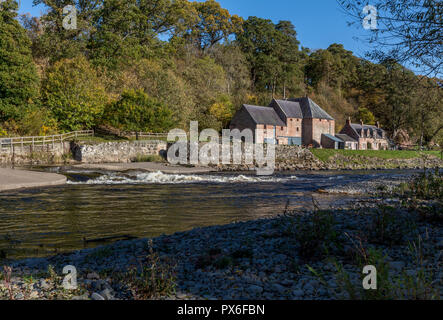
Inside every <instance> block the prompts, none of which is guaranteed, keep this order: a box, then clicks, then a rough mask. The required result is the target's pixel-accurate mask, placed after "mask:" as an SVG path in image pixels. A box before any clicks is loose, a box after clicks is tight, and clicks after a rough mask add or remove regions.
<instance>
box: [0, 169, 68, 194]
mask: <svg viewBox="0 0 443 320" xmlns="http://www.w3.org/2000/svg"><path fill="white" fill-rule="evenodd" d="M66 181H67V179H66V177H65V176H63V175H60V174H56V173H47V172H35V171H27V170H14V169H5V168H0V192H1V191H6V190H15V189H22V188H37V187H48V186H57V185H62V184H65V183H66Z"/></svg>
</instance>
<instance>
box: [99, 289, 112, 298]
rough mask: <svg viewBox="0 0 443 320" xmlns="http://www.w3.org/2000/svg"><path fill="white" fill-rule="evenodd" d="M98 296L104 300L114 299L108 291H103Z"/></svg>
mask: <svg viewBox="0 0 443 320" xmlns="http://www.w3.org/2000/svg"><path fill="white" fill-rule="evenodd" d="M100 295H101V296H102V297H103V298H105V299H106V300H112V299H114V297H113V296H112V291H111V290H110V289H105V290H103V291H101V292H100Z"/></svg>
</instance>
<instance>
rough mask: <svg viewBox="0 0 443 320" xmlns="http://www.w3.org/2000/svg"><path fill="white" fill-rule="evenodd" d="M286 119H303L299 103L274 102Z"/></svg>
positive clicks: (287, 101)
mask: <svg viewBox="0 0 443 320" xmlns="http://www.w3.org/2000/svg"><path fill="white" fill-rule="evenodd" d="M275 102H277V104H278V105H279V106H280V108H281V109H282V111H283V112H284V113H285V115H286V116H287V117H288V118H298V119H303V112H302V110H301V106H300V103H298V102H295V101H289V100H277V99H276V100H275Z"/></svg>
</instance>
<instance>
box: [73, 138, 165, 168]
mask: <svg viewBox="0 0 443 320" xmlns="http://www.w3.org/2000/svg"><path fill="white" fill-rule="evenodd" d="M166 149H167V144H166V142H164V141H154V140H153V141H131V142H106V143H99V144H92V145H75V146H73V148H72V152H73V156H74V160H76V161H80V162H83V163H129V162H131V161H133V160H134V159H135V158H137V157H143V156H149V155H159V154H160V153H162V151H163V152H164V151H165V150H166Z"/></svg>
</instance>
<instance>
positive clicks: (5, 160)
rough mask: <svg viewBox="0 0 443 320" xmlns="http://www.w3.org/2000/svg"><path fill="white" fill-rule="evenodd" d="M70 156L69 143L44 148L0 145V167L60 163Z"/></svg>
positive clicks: (59, 143)
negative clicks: (5, 146)
mask: <svg viewBox="0 0 443 320" xmlns="http://www.w3.org/2000/svg"><path fill="white" fill-rule="evenodd" d="M70 156H71V144H70V142H66V141H65V142H55V143H54V144H47V145H44V146H37V145H36V146H32V145H24V146H20V145H15V146H14V147H13V148H12V147H7V148H4V147H2V146H1V145H0V165H10V164H14V165H28V164H33V165H37V164H43V165H44V164H53V163H62V162H63V161H64V160H65V159H68V158H70Z"/></svg>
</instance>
